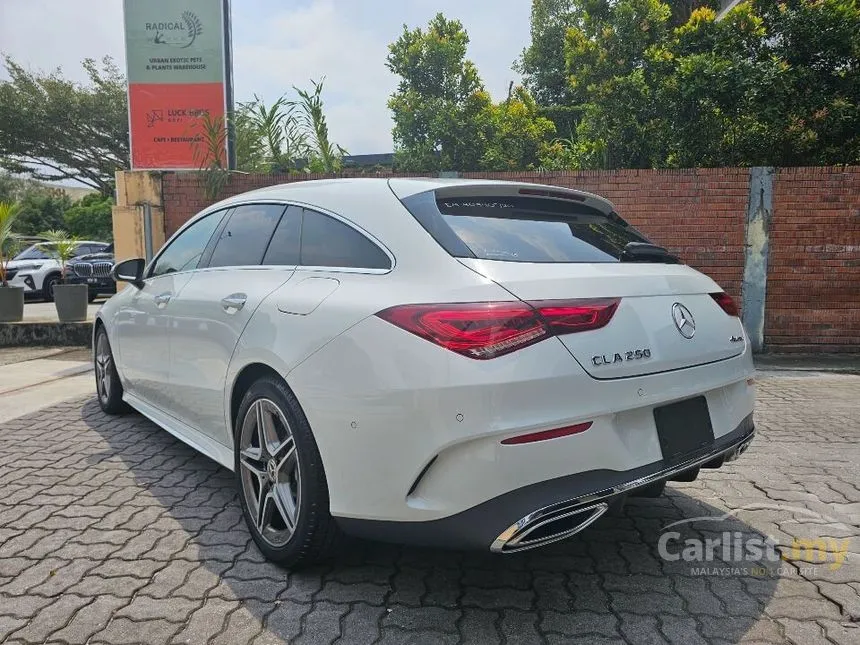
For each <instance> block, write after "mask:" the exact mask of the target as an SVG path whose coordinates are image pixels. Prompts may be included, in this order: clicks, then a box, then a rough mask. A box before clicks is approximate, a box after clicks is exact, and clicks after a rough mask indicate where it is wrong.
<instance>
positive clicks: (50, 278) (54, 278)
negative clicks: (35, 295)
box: [42, 273, 60, 302]
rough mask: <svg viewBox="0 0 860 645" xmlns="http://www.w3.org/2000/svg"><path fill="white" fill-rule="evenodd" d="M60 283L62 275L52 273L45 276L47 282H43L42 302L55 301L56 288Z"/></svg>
mask: <svg viewBox="0 0 860 645" xmlns="http://www.w3.org/2000/svg"><path fill="white" fill-rule="evenodd" d="M59 282H60V274H59V273H52V274H50V275H46V276H45V281H44V282H42V300H44V301H45V302H53V301H54V286H56V285H57V283H59Z"/></svg>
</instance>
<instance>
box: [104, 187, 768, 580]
mask: <svg viewBox="0 0 860 645" xmlns="http://www.w3.org/2000/svg"><path fill="white" fill-rule="evenodd" d="M144 264H145V263H144V261H143V260H127V261H125V262H122V263H120V264H118V265H117V266H116V268H115V270H114V271H115V275H116V277H117V278H118V279H120V280H124V281H126V282H129V283H130V286H127V287H126V288H125V289H124V290H122V291H121V292H120V293H119V294H117V295H116V296H114V297H113V298H111V299H110V300H109V301H108V302H107V303H106V304H105V305H104V306H103V307H102V309H101V310H100V311H99V313H98V317H97V320H96V324H95V330H94V351H95V361H96V381H97V386H98V397H99V402H100V404H101V406H102V408H103V409H104V410H105V411H106V412H108V413H118V412H121V411H123V410H124V408H125V406H126V405H130V406H131V407H133V408H135V409H136V410H138V411H139V412H141V413H142V414H144V415H146V416H147V417H149V418H150V419H152V420H153V421H154V422H155V423H157V424H158V425H160V426H162V427H163V428H165V429H166V430H167V431H168V432H170V433H172V434H174V435H175V436H176V437H178V438H179V439H181V440H182V441H184V442H186V443H187V444H189V445H190V446H192V447H193V448H195V449H196V450H199V451H200V452H202V453H203V454H205V455H208V456H209V457H211V458H212V459H214V460H215V461H217V462H218V463H220V464H222V465H223V466H225V467H226V468H229V469H232V470H234V471H235V474H236V485H237V487H238V490H239V492H240V498H241V503H242V506H243V509H244V513H245V517H246V519H247V523H248V526H249V528H250V531H251V533H252V535H253V537H254V540H255V541H256V543H257V545H258V546H259V547H260V549H261V551H262V552H263V553H264V554H265V555H266V556H267V557H269V558H271V559H272V560H275V561H277V562H280V563H283V564H285V565H287V566H297V565H301V564H306V563H309V562H314V561H317V560H319V559H320V558H322V557H324V556H325V555H326V554H327V553H329V552H330V551H331V550H332V549H333V548H334V546H335V545H336V544H337V538H338V537H339V536H340V535H341V534H344V533H346V534H353V535H359V536H363V537H370V538H378V539H384V540H391V541H396V542H403V543H414V544H424V545H443V546H450V547H457V548H465V547H475V548H480V549H488V550H490V551H492V552H496V553H509V552H516V551H520V550H523V549H530V548H534V547H538V546H542V545H545V544H548V543H551V542H555V541H557V540H560V539H562V538H565V537H568V536H570V535H573V534H574V533H576V532H578V531H580V530H582V529H583V528H585V527H586V526H588V525H589V524H590V523H592V522H593V521H594V520H596V519H597V518H598V517H600V516H601V515H602V514H603V513H604V512H606V510H607V509H608V508H609V507H610V506H611V505H612V504H615V503H620V502H621V501H622V500H623V498H624V497H625V496H626V495H629V494H634V495H636V494H638V495H651V496H653V495H659V494H660V493H661V492H662V489H663V486H664V484H665V482H666V481H670V480H682V481H689V480H692V479H695V478H696V477H697V476H698V474H699V470H700V468H717V467H719V466H720V465H722V464H723V463H724V462H725V461H728V460H732V459H735V458H736V457H737V456H738V455H740V454H741V453H742V452H743V451H744V450H745V448H746V447H747V445H748V444H749V443H750V441H751V440H752V437H753V433H754V427H753V415H752V413H753V404H754V387H753V382H752V378H751V377H752V375H753V364H752V359H751V354H750V346H749V343H748V342H747V340H746V338H745V334H744V330H743V327H742V325H741V322H740V320H739V318H738V311H737V308H736V306H735V303H734V302H733V301H732V299H731V298H730V297H729V296H728V295H726V294H725V293H723V291H722V290H721V289H720V287H719V286H718V285H717V284H715V283H714V282H713V281H712V280H711V279H710V278H708V277H706V276H704V275H702V274H701V273H699V272H697V271H695V270H693V269H692V268H690V267H688V266H685V265H683V264H681V263H679V261H678V259H677V258H675V257H674V256H672V255H671V254H670V253H668V252H667V251H666V250H665V249H663V248H661V247H659V246H656V245H654V244H651V243H650V242H649V241H648V240H647V239H646V238H645V237H644V236H643V235H642V234H641V233H639V232H638V231H636V230H635V229H634V228H633V227H632V226H630V225H628V224H627V223H626V222H624V220H622V219H621V218H620V217H619V216H618V214H617V213H616V212H615V210H614V209H613V206H612V204H610V203H609V202H607V201H606V200H604V199H602V198H600V197H597V196H595V195H591V194H588V193H584V192H580V191H576V190H568V189H564V188H556V187H551V186H543V185H534V184H522V183H509V182H492V181H484V180H474V181H471V180H443V179H341V180H327V181H308V182H298V183H293V184H289V185H283V186H274V187H271V188H266V189H262V190H257V191H254V192H250V193H246V194H243V195H239V196H236V197H232V198H230V199H227V200H225V201H222V202H220V203H218V204H215V205H214V206H211V207H210V208H207V209H206V210H205V211H203V212H202V213H200V214H199V215H197V216H196V217H195V218H193V219H192V220H191V221H189V222H188V223H187V224H186V225H185V226H183V227H182V229H181V230H179V231H178V232H177V233H176V234H175V235H174V236H173V237H172V238H171V239H170V240H169V241H168V242H167V244H165V246H164V247H163V248H162V249H161V251H160V252H159V253H158V254H157V255H156V256H155V258H154V259H153V260H152V261H151V262H150V263H149V264H148V265H147V266H144Z"/></svg>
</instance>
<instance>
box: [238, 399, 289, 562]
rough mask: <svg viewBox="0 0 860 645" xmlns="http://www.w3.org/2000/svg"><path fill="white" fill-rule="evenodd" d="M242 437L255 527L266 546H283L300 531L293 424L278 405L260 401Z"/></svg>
mask: <svg viewBox="0 0 860 645" xmlns="http://www.w3.org/2000/svg"><path fill="white" fill-rule="evenodd" d="M241 433H242V435H241V439H240V444H239V445H240V453H239V465H240V466H241V477H242V488H243V491H244V494H245V498H246V499H247V500H248V501H249V502H250V504H251V506H252V510H253V515H254V524H255V526H256V527H257V530H258V531H259V532H260V535H261V536H262V538H263V539H264V540H265V541H266V542H268V543H269V544H271V545H272V546H274V547H278V546H283V545H284V544H286V543H287V542H288V541H289V539H290V537H291V536H292V534H293V532H294V531H295V529H296V521H297V519H298V514H299V508H300V507H301V495H302V482H301V473H300V471H299V460H298V455H297V454H296V442H295V440H294V439H293V433H292V431H291V430H290V424H289V423H288V422H287V419H286V417H285V416H284V413H283V411H282V410H281V409H280V408H279V407H278V405H277V404H276V403H275V402H274V401H271V400H269V399H257V400H256V401H254V404H253V405H252V406H251V407H250V408H249V409H248V411H247V412H246V414H245V419H244V420H243V421H242V429H241Z"/></svg>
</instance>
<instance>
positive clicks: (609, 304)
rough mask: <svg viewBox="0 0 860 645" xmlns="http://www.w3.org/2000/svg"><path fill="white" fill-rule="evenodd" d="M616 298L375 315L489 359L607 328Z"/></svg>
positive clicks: (414, 308)
mask: <svg viewBox="0 0 860 645" xmlns="http://www.w3.org/2000/svg"><path fill="white" fill-rule="evenodd" d="M617 307H618V300H617V299H613V300H605V299H604V300H587V301H584V300H568V301H565V300H559V301H541V302H535V303H531V304H530V305H529V304H526V303H524V302H470V303H454V304H433V305H401V306H398V307H391V308H389V309H385V310H384V311H380V312H379V313H378V314H376V315H377V316H379V317H380V318H382V319H383V320H387V321H388V322H390V323H392V324H394V325H397V326H398V327H400V328H401V329H405V330H406V331H408V332H411V333H413V334H415V335H416V336H420V337H421V338H424V339H426V340H429V341H431V342H433V343H436V344H437V345H441V346H442V347H445V348H446V349H450V350H451V351H454V352H457V353H459V354H463V355H464V356H468V357H469V358H478V359H488V358H495V357H496V356H502V355H503V354H508V353H510V352H513V351H516V350H518V349H522V348H523V347H528V346H529V345H532V344H534V343H536V342H538V341H540V340H543V339H544V338H547V337H549V336H553V335H557V334H570V333H574V332H579V331H586V330H589V329H598V328H600V327H603V326H604V325H606V324H607V323H608V322H609V320H610V319H611V318H612V315H613V314H614V313H615V309H616V308H617Z"/></svg>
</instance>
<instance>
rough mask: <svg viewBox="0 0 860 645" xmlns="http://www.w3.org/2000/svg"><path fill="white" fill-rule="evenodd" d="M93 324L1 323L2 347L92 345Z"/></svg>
mask: <svg viewBox="0 0 860 645" xmlns="http://www.w3.org/2000/svg"><path fill="white" fill-rule="evenodd" d="M92 337H93V323H92V322H79V323H77V322H75V323H53V322H46V323H0V347H21V346H26V345H45V346H58V347H63V346H79V347H80V346H84V347H89V346H90V345H91V344H92Z"/></svg>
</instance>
